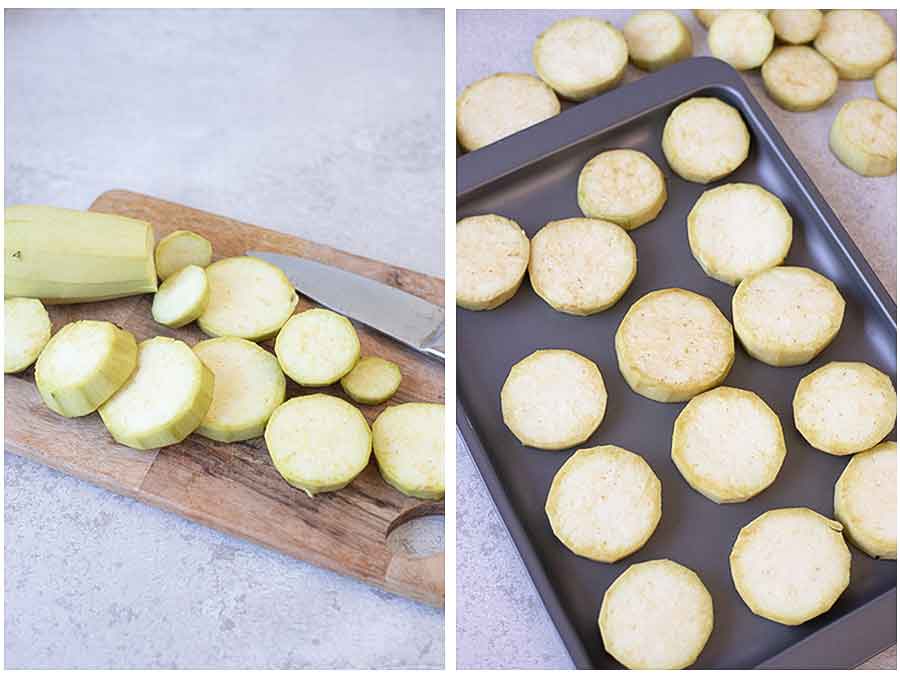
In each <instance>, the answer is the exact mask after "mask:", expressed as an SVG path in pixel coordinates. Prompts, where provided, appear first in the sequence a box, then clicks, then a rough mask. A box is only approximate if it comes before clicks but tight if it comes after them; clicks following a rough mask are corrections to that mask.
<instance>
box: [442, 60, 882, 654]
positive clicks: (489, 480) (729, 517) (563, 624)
mask: <svg viewBox="0 0 900 683" xmlns="http://www.w3.org/2000/svg"><path fill="white" fill-rule="evenodd" d="M695 95H710V96H713V97H718V98H720V99H722V100H724V101H726V102H728V103H730V104H732V105H734V106H735V107H737V109H738V110H739V111H740V112H741V114H742V115H743V117H744V120H745V121H746V122H747V125H748V126H749V128H750V131H751V137H752V143H751V149H750V156H749V158H748V159H747V160H746V161H745V162H744V163H743V164H742V165H741V166H740V168H739V169H738V170H737V171H735V172H734V173H732V174H731V175H730V176H728V177H727V178H725V179H724V180H722V181H720V183H717V184H721V183H726V182H735V181H745V182H753V183H758V184H760V185H762V186H763V187H765V188H767V189H768V190H770V191H772V192H774V193H775V194H777V195H778V196H779V197H781V199H782V200H783V201H784V203H785V205H786V206H787V208H788V210H789V211H790V213H791V215H792V216H793V218H794V242H793V245H792V247H791V250H790V253H789V254H788V258H787V261H786V263H788V264H791V265H804V266H809V267H811V268H814V269H815V270H817V271H819V272H821V273H823V274H825V275H827V276H828V277H829V278H831V279H832V280H834V282H835V283H836V284H837V286H838V287H839V288H840V290H841V292H842V293H843V295H844V297H845V298H846V300H847V311H846V314H845V317H844V323H843V326H842V328H841V331H840V334H839V335H838V337H837V338H836V339H835V341H834V342H833V343H832V344H831V345H830V346H829V347H828V349H826V351H825V352H824V353H822V354H821V355H820V356H819V357H818V358H816V359H814V360H813V361H812V362H811V363H810V364H808V365H805V366H801V367H796V368H773V367H769V366H767V365H764V364H763V363H760V362H758V361H755V360H753V359H751V358H750V357H749V356H747V354H746V353H745V352H744V351H743V350H742V349H739V350H738V352H737V359H736V361H735V364H734V368H733V369H732V371H731V373H730V374H729V375H728V377H727V379H726V380H725V384H726V385H731V386H737V387H743V388H747V389H751V390H753V391H755V392H757V393H758V394H760V395H761V396H762V397H763V398H764V399H765V400H766V401H767V402H768V403H769V405H770V406H772V408H773V409H774V410H775V411H776V412H777V413H778V415H779V416H780V417H781V421H782V425H783V427H784V432H785V439H786V441H787V446H788V455H787V458H786V459H785V463H784V467H783V468H782V470H781V473H780V475H779V476H778V478H777V479H776V481H775V483H774V484H772V486H770V487H769V488H768V489H767V490H765V491H764V492H762V493H761V494H760V495H758V496H756V497H755V498H753V499H751V500H750V501H748V502H746V503H742V504H736V505H716V504H715V503H712V502H710V501H709V500H707V499H706V498H704V497H702V496H701V495H699V494H697V493H695V492H694V491H693V490H691V489H690V488H689V487H688V485H687V484H686V483H685V482H684V480H683V479H682V478H681V476H680V475H679V474H678V472H677V470H676V469H675V467H674V465H673V464H672V462H671V459H670V457H669V447H670V439H671V433H672V425H673V423H674V420H675V417H676V416H677V415H678V413H679V411H680V410H681V409H682V408H683V406H684V404H661V403H655V402H653V401H650V400H648V399H645V398H642V397H640V396H638V395H637V394H635V393H633V392H632V391H631V390H630V389H629V388H628V387H627V385H626V384H625V381H624V380H623V378H622V376H621V375H620V374H619V370H618V368H617V366H616V358H615V352H614V349H613V336H614V334H615V330H616V328H617V326H618V324H619V322H620V321H621V320H622V317H623V315H624V314H625V311H627V310H628V307H629V306H630V305H631V304H632V303H634V302H635V301H636V300H637V299H638V298H639V297H641V296H642V295H644V294H646V293H647V292H649V291H651V290H654V289H659V288H662V287H684V288H686V289H690V290H693V291H695V292H700V293H702V294H705V295H706V296H708V297H710V298H712V299H713V300H714V301H715V302H716V304H717V305H718V306H719V308H720V309H721V310H722V312H723V313H725V315H726V316H727V317H729V318H730V317H731V296H732V292H733V289H732V288H731V287H729V286H727V285H724V284H722V283H720V282H717V281H716V280H713V279H711V278H709V277H707V276H706V275H704V274H703V271H702V270H701V269H700V266H699V265H698V264H697V263H696V262H695V261H694V259H693V257H692V256H691V253H690V249H689V247H688V241H687V229H686V216H687V214H688V211H689V210H690V208H691V206H692V205H693V204H694V202H695V201H696V200H697V198H698V197H699V196H700V194H701V193H702V192H703V191H704V190H705V189H707V187H705V186H703V185H698V184H694V183H689V182H686V181H684V180H682V179H681V178H679V177H678V176H676V175H675V174H674V173H672V172H671V170H670V169H669V166H668V164H667V163H666V161H665V158H664V156H663V154H662V149H661V146H660V145H661V137H662V129H663V125H664V123H665V120H666V117H667V116H668V115H669V113H670V112H671V111H672V109H673V108H674V107H675V105H677V104H678V103H679V102H681V101H683V100H684V99H686V98H688V97H691V96H695ZM822 144H823V145H824V144H826V142H825V141H824V140H823V141H822ZM621 147H628V148H634V149H639V150H641V151H643V152H645V153H646V154H648V155H649V156H650V157H652V158H653V159H654V160H655V161H656V163H657V164H658V165H659V167H660V168H661V169H662V170H663V172H664V174H665V175H666V178H667V184H668V191H669V200H668V202H667V204H666V206H665V208H664V209H663V211H662V213H661V214H660V215H659V217H658V218H657V219H656V220H655V221H653V222H652V223H649V224H647V225H645V226H643V227H641V228H639V229H638V230H636V231H633V232H632V233H631V236H632V237H633V238H634V241H635V243H636V244H637V252H638V274H637V278H636V279H635V281H634V283H633V284H632V285H631V287H630V288H629V290H628V291H627V292H626V294H625V296H624V297H623V298H622V300H621V301H619V303H618V304H616V305H615V306H614V307H613V308H611V309H609V310H608V311H605V312H603V313H599V314H597V315H593V316H590V317H587V318H579V317H575V316H569V315H565V314H562V313H557V312H556V311H554V310H553V309H551V308H550V307H549V306H548V305H547V304H545V303H544V302H543V300H541V299H540V298H538V296H537V295H535V294H534V292H533V291H532V290H531V287H530V286H529V284H528V282H527V278H526V281H525V282H524V283H523V285H522V287H521V289H520V290H519V292H518V293H517V294H516V296H515V297H513V299H511V300H510V301H509V302H507V303H506V304H504V305H503V306H501V307H500V308H498V309H496V310H494V311H489V312H480V313H478V312H471V311H465V310H463V309H457V354H458V355H457V358H458V362H457V396H458V406H457V408H458V410H457V424H458V427H459V429H460V431H461V432H462V435H463V437H464V438H465V440H466V442H467V444H468V446H469V448H470V450H471V452H472V455H473V457H474V459H475V462H476V463H477V465H478V467H479V469H480V471H481V474H482V477H483V478H484V481H485V483H486V484H487V487H488V489H489V490H490V492H491V494H492V496H493V498H494V501H495V503H496V505H497V508H498V509H499V511H500V513H501V515H502V516H503V519H504V520H505V522H506V525H507V527H508V529H509V531H510V533H511V535H512V538H513V540H514V541H515V544H516V546H517V547H518V550H519V553H520V554H521V556H522V559H523V560H524V561H525V564H526V566H527V567H528V570H529V572H530V574H531V577H532V579H533V581H534V584H535V586H536V587H537V590H538V592H539V593H540V595H541V597H542V598H543V601H544V604H545V605H546V607H547V609H548V611H549V613H550V616H551V617H552V618H553V621H554V622H555V624H556V627H557V629H558V630H559V632H560V634H561V636H562V639H563V640H564V641H565V643H566V646H567V647H568V649H569V653H570V654H571V656H572V658H573V660H574V662H575V664H576V665H577V666H578V667H580V668H610V667H616V666H618V664H617V663H616V662H615V660H613V659H612V657H610V656H609V655H608V654H607V653H606V652H605V651H604V649H603V643H602V642H601V639H600V634H599V631H598V629H597V613H598V611H599V609H600V602H601V600H602V598H603V593H604V591H605V590H606V588H607V587H608V586H609V585H610V583H611V582H612V581H613V580H614V579H615V577H617V576H618V575H619V574H620V573H621V572H622V571H624V569H625V568H626V567H627V566H628V565H630V564H631V563H633V562H642V561H644V560H649V559H654V558H661V557H668V558H670V559H672V560H675V561H677V562H681V563H683V564H685V565H687V566H688V567H691V568H692V569H694V570H696V571H697V572H698V573H699V575H700V576H701V578H702V579H703V581H704V583H705V584H706V586H707V587H708V588H709V590H710V592H711V593H712V596H713V602H714V605H715V629H714V631H713V634H712V637H711V638H710V640H709V642H708V643H707V646H706V648H705V649H704V650H703V653H702V654H701V656H700V658H699V660H698V661H697V663H696V666H697V667H702V668H751V667H777V668H835V667H852V666H855V665H857V664H860V663H861V662H863V661H865V660H866V659H867V658H869V657H871V656H872V655H874V654H876V653H877V652H880V651H881V650H883V649H885V648H887V647H889V646H890V645H891V644H892V643H894V642H896V638H897V635H896V633H897V620H896V615H897V612H896V610H897V605H896V600H897V598H896V595H897V593H896V585H897V574H896V563H895V562H891V561H878V560H873V559H871V558H869V557H868V556H866V555H864V554H863V553H861V552H859V551H858V550H856V549H855V548H853V549H852V553H853V565H852V572H851V581H850V586H849V588H848V589H847V590H846V591H845V593H844V594H843V595H842V596H841V597H840V599H839V600H838V601H837V603H836V604H835V605H834V607H833V608H832V609H831V610H830V611H829V612H827V613H826V614H824V615H822V616H820V617H818V618H816V619H813V620H811V621H809V622H807V623H806V624H803V625H801V626H794V627H789V626H782V625H779V624H776V623H774V622H771V621H767V620H765V619H762V618H760V617H757V616H755V615H753V614H752V613H751V612H750V610H749V609H748V608H747V607H746V606H745V605H744V603H743V602H742V601H741V600H740V598H739V597H738V595H737V593H736V592H735V590H734V588H733V586H732V582H731V575H730V572H729V568H728V554H729V552H730V550H731V546H732V544H733V542H734V539H735V537H736V535H737V533H738V530H739V529H740V528H741V527H742V526H744V525H745V524H747V523H748V522H750V521H751V520H752V519H754V518H755V517H757V516H758V515H759V514H761V513H762V512H764V511H766V510H770V509H772V508H779V507H788V506H808V507H811V508H812V509H814V510H817V511H818V512H820V513H822V514H825V515H828V516H833V509H832V492H833V486H834V482H835V481H836V480H837V478H838V476H839V475H840V473H841V471H842V469H843V468H844V466H845V465H846V464H847V462H848V460H847V459H846V458H835V457H831V456H829V455H826V454H824V453H821V452H818V451H816V450H814V449H813V448H812V447H810V446H809V445H807V443H806V442H805V441H804V440H803V438H802V437H801V436H800V434H799V433H798V432H797V430H796V428H795V427H794V424H793V417H792V412H791V399H792V397H793V393H794V389H795V387H796V386H797V382H798V381H799V379H800V378H801V377H802V376H804V375H806V374H807V373H809V372H811V371H812V370H813V369H814V368H817V367H819V366H821V365H823V364H825V363H827V362H829V361H831V360H861V361H865V362H867V363H870V364H872V365H874V366H875V367H877V368H879V369H881V370H883V371H884V372H887V373H888V374H889V375H891V376H892V377H894V378H896V364H897V342H896V339H897V336H896V334H897V323H896V306H895V304H894V302H893V301H892V300H891V298H890V296H889V295H888V294H887V292H886V291H885V289H884V287H883V286H882V285H881V283H880V282H879V281H878V279H877V278H876V276H875V274H874V273H873V272H872V269H871V268H870V267H869V265H868V264H867V263H866V261H865V259H864V258H863V257H862V255H861V254H860V252H859V250H858V249H857V248H856V246H855V245H854V244H853V242H852V241H851V239H850V237H849V236H848V235H847V233H846V231H845V230H844V228H843V227H842V226H841V225H840V223H839V221H838V219H837V217H836V216H835V215H834V213H833V212H832V211H831V209H830V208H829V207H828V205H827V204H826V203H825V200H824V199H823V198H822V196H821V195H820V194H819V192H818V190H816V188H815V187H814V186H813V184H812V181H811V180H810V179H809V177H808V176H807V175H806V173H805V172H804V170H803V168H802V167H801V165H800V163H799V162H798V161H797V159H796V158H795V157H794V155H793V154H792V153H791V152H790V150H789V149H788V148H787V146H786V145H785V143H784V141H783V140H782V138H781V136H780V135H779V134H778V132H777V131H776V129H775V127H774V126H773V125H772V122H771V121H770V120H769V119H768V117H767V116H766V114H765V113H764V112H763V110H762V108H761V107H760V106H759V104H758V103H757V102H756V100H755V99H754V98H753V96H752V95H751V94H750V92H749V90H748V89H747V87H746V86H745V85H744V83H743V81H742V80H741V78H740V76H739V75H738V74H737V72H735V71H734V70H733V69H732V68H731V67H729V66H727V65H726V64H725V63H723V62H720V61H718V60H715V59H711V58H697V59H691V60H689V61H686V62H682V63H680V64H676V65H674V66H672V67H670V68H668V69H665V70H664V71H661V72H659V73H656V74H653V75H650V76H647V77H645V78H643V79H641V80H639V81H637V82H635V83H632V84H629V85H626V86H624V87H622V88H619V89H617V90H614V91H612V92H610V93H607V94H604V95H602V96H600V97H597V98H595V99H593V100H591V101H589V102H586V103H584V104H582V105H579V106H576V107H573V108H571V109H569V110H567V111H565V112H563V113H562V114H561V115H559V116H556V117H554V118H552V119H550V120H548V121H545V122H543V123H540V124H538V125H535V126H533V127H531V128H529V129H527V130H525V131H522V132H520V133H517V134H515V135H513V136H511V137H508V138H506V139H504V140H501V141H499V142H497V143H495V144H493V145H490V146H489V147H486V148H484V149H481V150H478V151H476V152H472V153H469V154H465V155H463V156H462V157H461V158H459V159H458V161H457V187H458V195H457V213H458V218H460V219H461V218H464V217H466V216H471V215H476V214H482V213H489V212H490V213H498V214H501V215H504V216H508V217H510V218H513V219H514V220H516V221H518V222H519V224H520V225H521V226H522V227H523V228H524V229H525V231H526V232H527V233H528V234H529V236H532V235H534V233H535V232H536V231H537V230H538V229H539V228H540V227H541V226H543V225H544V224H545V223H546V222H547V221H550V220H553V219H559V218H566V217H571V216H579V215H581V214H580V212H579V210H578V205H577V203H576V180H577V177H578V173H579V171H580V170H581V168H582V166H584V164H585V163H586V162H587V161H588V160H589V159H590V158H591V157H592V156H594V155H595V154H598V153H599V152H601V151H603V150H605V149H611V148H621ZM873 218H875V219H877V218H876V217H873ZM895 248H896V246H895V245H894V244H886V245H885V249H895ZM541 348H566V349H572V350H574V351H577V352H578V353H581V354H583V355H585V356H587V357H588V358H591V359H593V360H594V361H595V362H596V363H597V364H598V365H599V366H600V369H601V371H602V372H603V377H604V379H605V381H606V386H607V390H608V392H609V403H608V408H607V412H606V417H605V419H604V421H603V424H602V425H601V426H600V428H599V429H598V430H597V432H596V433H595V434H594V435H593V436H592V437H591V439H590V440H589V441H588V442H587V444H585V445H586V446H594V445H599V444H606V443H612V444H616V445H619V446H622V447H625V448H628V449H630V450H633V451H635V452H637V453H640V454H642V455H643V456H644V457H645V458H646V459H647V460H648V462H649V463H650V465H651V466H652V467H653V469H654V471H655V472H656V474H657V476H659V478H660V480H661V481H662V491H663V517H662V521H661V522H660V524H659V527H658V528H657V530H656V532H655V533H654V534H653V536H652V537H651V538H650V541H649V542H648V543H647V544H646V545H645V546H644V548H642V549H641V550H640V551H639V552H637V553H635V554H634V555H632V556H630V557H628V558H626V559H624V560H621V561H619V562H617V563H615V564H613V565H605V564H601V563H598V562H592V561H591V560H587V559H584V558H580V557H577V556H575V555H574V554H572V553H571V552H569V551H568V550H567V549H566V548H564V547H563V546H562V544H561V543H559V541H557V540H556V538H555V537H554V536H553V534H552V532H551V530H550V525H549V523H548V522H547V519H546V516H545V514H544V500H545V498H546V495H547V491H548V489H549V487H550V482H551V480H552V478H553V475H554V473H555V472H556V471H557V469H558V468H559V467H560V466H561V465H562V463H563V462H564V461H565V459H566V458H568V457H569V455H571V453H572V451H573V450H574V449H568V450H566V451H562V452H548V451H541V450H536V449H532V448H527V447H523V446H522V445H520V444H519V443H518V441H517V440H516V439H515V437H514V436H513V435H512V434H511V433H510V432H509V430H508V429H507V428H506V427H505V426H504V424H503V421H502V419H501V415H500V401H499V396H500V387H501V386H502V384H503V381H504V379H505V378H506V374H507V372H508V371H509V368H510V367H511V366H512V365H513V364H514V363H515V362H516V361H518V360H520V359H521V358H524V357H525V356H526V355H528V354H529V353H531V352H532V351H534V350H536V349H541ZM895 381H896V380H895ZM892 438H896V437H892ZM465 561H466V558H464V557H462V558H459V562H465ZM672 628H678V624H672Z"/></svg>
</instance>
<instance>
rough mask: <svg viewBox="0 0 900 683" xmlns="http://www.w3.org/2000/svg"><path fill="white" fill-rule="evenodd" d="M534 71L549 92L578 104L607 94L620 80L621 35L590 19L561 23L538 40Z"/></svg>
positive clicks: (624, 58) (625, 51) (624, 46)
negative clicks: (549, 89) (547, 87)
mask: <svg viewBox="0 0 900 683" xmlns="http://www.w3.org/2000/svg"><path fill="white" fill-rule="evenodd" d="M532 58H533V60H534V68H535V71H537V73H538V75H539V76H540V77H541V79H543V81H544V82H545V83H547V84H548V85H549V86H550V87H551V88H553V89H554V90H555V91H556V92H558V93H559V94H560V95H562V96H563V97H565V98H567V99H570V100H575V101H578V102H581V101H584V100H586V99H588V98H591V97H594V96H596V95H599V94H600V93H602V92H604V91H606V90H609V89H610V88H612V87H613V86H615V85H616V84H618V82H619V81H620V80H621V79H622V76H623V74H624V73H625V66H626V65H627V64H628V46H627V44H626V42H625V37H624V36H623V35H622V33H621V31H619V30H618V29H617V28H615V27H614V26H613V25H612V24H610V23H609V22H606V21H602V20H600V19H595V18H593V17H573V18H571V19H562V20H560V21H557V22H556V23H554V24H553V25H551V26H550V27H549V28H548V29H547V30H546V31H544V32H543V33H542V34H541V35H540V36H538V39H537V41H536V42H535V44H534V49H533V51H532Z"/></svg>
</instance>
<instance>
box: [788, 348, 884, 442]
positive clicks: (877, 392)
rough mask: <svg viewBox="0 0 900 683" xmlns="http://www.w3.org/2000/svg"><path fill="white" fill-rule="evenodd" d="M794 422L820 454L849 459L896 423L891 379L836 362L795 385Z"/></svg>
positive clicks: (856, 364)
mask: <svg viewBox="0 0 900 683" xmlns="http://www.w3.org/2000/svg"><path fill="white" fill-rule="evenodd" d="M793 409H794V424H795V425H796V426H797V429H798V430H799V432H800V433H801V434H802V435H803V437H804V438H805V439H806V440H807V441H808V442H809V443H810V444H811V445H812V446H813V447H814V448H818V449H819V450H820V451H824V452H825V453H829V454H831V455H850V454H852V453H858V452H860V451H864V450H866V449H869V448H872V447H873V446H875V445H876V444H878V443H879V442H881V440H882V439H883V438H884V437H886V436H887V435H888V434H889V433H890V431H891V430H892V429H893V428H894V424H895V423H896V422H897V393H896V391H895V390H894V385H893V384H892V383H891V378H890V377H888V376H887V375H886V374H884V373H883V372H881V371H880V370H876V369H875V368H873V367H872V366H870V365H867V364H866V363H859V362H844V363H841V362H834V363H828V364H827V365H823V366H822V367H821V368H819V369H818V370H815V371H814V372H811V373H810V374H808V375H807V376H806V377H804V378H803V379H802V380H800V383H799V384H798V385H797V391H796V392H795V393H794V401H793Z"/></svg>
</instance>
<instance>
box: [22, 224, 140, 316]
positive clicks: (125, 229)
mask: <svg viewBox="0 0 900 683" xmlns="http://www.w3.org/2000/svg"><path fill="white" fill-rule="evenodd" d="M153 243H154V236H153V229H152V227H151V226H150V224H149V223H145V222H143V221H138V220H134V219H132V218H124V217H122V216H113V215H109V214H103V213H94V212H91V211H71V210H68V209H57V208H53V207H49V206H11V207H9V208H7V209H6V215H5V247H4V248H5V261H4V263H5V289H4V296H6V297H28V298H33V299H40V300H41V301H43V302H44V303H45V304H46V303H76V302H85V301H103V300H106V299H117V298H120V297H124V296H130V295H132V294H144V293H147V292H155V291H156V268H155V267H154V265H153Z"/></svg>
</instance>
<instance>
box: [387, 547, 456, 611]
mask: <svg viewBox="0 0 900 683" xmlns="http://www.w3.org/2000/svg"><path fill="white" fill-rule="evenodd" d="M384 585H385V588H387V589H388V590H389V591H391V592H392V593H400V594H401V595H405V596H407V597H410V598H412V599H413V600H419V601H421V602H425V603H428V604H429V605H434V606H435V607H443V606H444V553H443V552H440V553H432V554H430V555H411V554H410V553H407V552H402V551H401V552H398V553H396V554H395V555H394V556H393V557H392V558H391V561H390V562H389V563H388V568H387V571H386V572H385V576H384Z"/></svg>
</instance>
